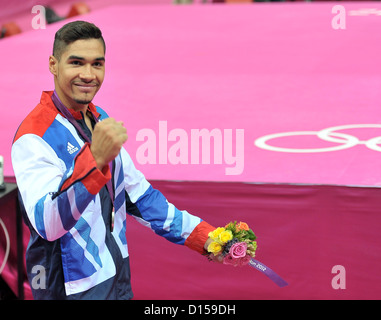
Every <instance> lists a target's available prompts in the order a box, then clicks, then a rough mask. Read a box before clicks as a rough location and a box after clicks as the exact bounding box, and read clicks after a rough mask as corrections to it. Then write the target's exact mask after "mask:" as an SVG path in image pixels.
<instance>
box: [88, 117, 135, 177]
mask: <svg viewBox="0 0 381 320" xmlns="http://www.w3.org/2000/svg"><path fill="white" fill-rule="evenodd" d="M127 138H128V137H127V130H126V128H125V127H123V122H122V121H115V119H113V118H107V119H105V120H103V121H100V122H98V123H97V124H96V125H95V128H94V132H93V138H92V143H91V147H90V150H91V153H92V154H93V156H94V159H95V161H96V163H97V168H98V169H99V170H102V168H103V167H104V166H105V165H107V164H108V163H109V162H110V161H112V160H114V159H115V157H116V156H117V155H118V154H119V152H120V149H121V148H122V146H123V143H125V142H126V141H127Z"/></svg>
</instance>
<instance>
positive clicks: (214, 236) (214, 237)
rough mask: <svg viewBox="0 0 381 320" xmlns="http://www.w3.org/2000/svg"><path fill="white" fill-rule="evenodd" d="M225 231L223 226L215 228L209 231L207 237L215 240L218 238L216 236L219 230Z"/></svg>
mask: <svg viewBox="0 0 381 320" xmlns="http://www.w3.org/2000/svg"><path fill="white" fill-rule="evenodd" d="M223 231H225V228H221V227H219V228H217V229H215V230H213V231H212V232H209V234H208V236H209V238H212V240H214V241H216V240H218V236H219V235H220V233H221V232H223Z"/></svg>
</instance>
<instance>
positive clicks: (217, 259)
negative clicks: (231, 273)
mask: <svg viewBox="0 0 381 320" xmlns="http://www.w3.org/2000/svg"><path fill="white" fill-rule="evenodd" d="M212 242H213V240H212V239H211V238H208V240H206V242H205V244H204V249H205V250H206V251H208V247H209V245H210V244H211V243H212ZM209 257H210V258H211V260H212V261H215V262H219V263H222V262H223V260H224V258H223V257H222V256H221V255H219V256H214V255H213V254H212V253H211V254H210V255H209Z"/></svg>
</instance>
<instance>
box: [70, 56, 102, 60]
mask: <svg viewBox="0 0 381 320" xmlns="http://www.w3.org/2000/svg"><path fill="white" fill-rule="evenodd" d="M67 59H68V60H83V61H84V60H86V59H85V58H84V57H79V56H74V55H72V56H69V57H68V58H67ZM94 60H95V61H105V60H106V59H105V57H99V58H95V59H94Z"/></svg>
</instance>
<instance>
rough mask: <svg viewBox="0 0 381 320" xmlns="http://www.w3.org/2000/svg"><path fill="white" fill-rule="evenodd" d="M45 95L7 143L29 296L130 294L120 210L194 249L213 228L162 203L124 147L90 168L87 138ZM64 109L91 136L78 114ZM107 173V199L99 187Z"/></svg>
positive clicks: (98, 110) (97, 110)
mask: <svg viewBox="0 0 381 320" xmlns="http://www.w3.org/2000/svg"><path fill="white" fill-rule="evenodd" d="M52 94H53V92H43V93H42V96H41V101H40V103H39V104H38V105H37V107H36V108H35V109H33V110H32V112H31V113H30V114H29V115H28V116H27V117H26V119H25V120H24V121H23V122H22V124H21V125H20V127H19V129H18V131H17V133H16V136H15V139H14V142H13V145H12V164H13V169H14V173H15V176H16V180H17V184H18V187H19V191H20V194H21V198H22V202H23V205H24V208H25V220H26V223H27V224H28V226H29V229H30V231H31V238H30V242H29V245H28V248H27V254H26V262H27V271H28V278H29V281H30V283H31V288H32V292H33V296H34V298H35V299H131V298H132V291H131V285H130V267H129V253H128V247H127V241H126V235H125V233H126V213H128V214H130V215H132V216H133V217H134V218H136V219H137V220H138V221H139V222H141V223H142V224H143V225H145V226H148V227H149V228H151V229H152V230H153V231H154V232H155V233H157V234H158V235H161V236H163V237H165V238H166V239H168V240H169V241H171V242H174V243H177V244H181V245H186V246H188V247H190V248H191V249H193V250H196V251H198V252H200V253H202V252H203V245H204V243H205V241H206V239H207V235H208V232H209V231H211V230H212V229H213V227H212V226H210V225H209V224H207V223H206V222H205V221H202V220H201V219H200V218H199V217H196V216H194V215H191V214H189V213H188V212H186V211H180V210H178V209H177V208H175V207H174V206H173V205H172V204H171V203H168V201H167V200H166V199H165V197H164V196H163V195H162V194H161V193H160V192H159V191H158V190H155V189H153V188H152V186H151V185H150V184H149V182H148V181H147V180H146V179H145V177H144V176H143V174H142V173H141V172H140V171H138V170H137V169H136V168H135V166H134V164H133V162H132V160H131V158H130V156H129V155H128V153H127V151H126V150H125V149H124V148H122V150H121V152H120V154H119V155H118V156H117V157H116V159H115V160H114V163H113V166H112V169H111V170H110V167H109V166H106V167H105V168H104V169H103V171H100V170H98V169H97V168H96V163H95V160H94V158H93V156H92V153H91V152H90V144H89V143H86V142H85V141H84V139H83V138H82V137H81V136H80V135H79V133H78V132H77V130H76V129H75V127H74V126H73V125H72V124H71V123H70V122H69V121H68V120H67V119H66V118H65V117H64V116H63V115H62V114H61V113H60V112H59V111H58V109H57V108H56V106H55V105H54V103H53V101H52V99H51V96H52ZM89 108H90V110H91V111H92V112H93V114H95V115H96V116H97V117H99V118H100V120H102V119H104V118H106V117H107V114H106V113H105V112H104V111H103V110H102V109H101V108H99V107H95V106H94V105H93V104H90V105H89ZM69 110H70V109H69ZM70 112H71V113H72V115H73V116H74V118H75V119H76V120H77V121H78V123H79V124H80V125H81V126H82V128H83V129H84V130H87V135H88V136H90V138H91V132H90V131H89V130H88V129H87V126H86V125H85V124H84V120H83V115H82V114H81V113H79V112H75V111H73V110H70ZM111 171H112V172H111ZM110 179H111V180H112V184H113V188H114V201H113V204H112V201H111V199H110V194H109V192H108V191H107V188H106V183H107V182H108V181H109V180H110ZM113 206H114V208H115V218H114V227H113V229H111V211H112V208H113ZM36 266H37V267H38V268H37V269H34V268H35V267H36ZM35 270H44V275H43V276H44V279H40V281H44V283H43V284H42V283H37V284H36V283H34V282H33V278H34V277H35V276H36V271H35Z"/></svg>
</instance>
